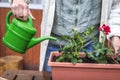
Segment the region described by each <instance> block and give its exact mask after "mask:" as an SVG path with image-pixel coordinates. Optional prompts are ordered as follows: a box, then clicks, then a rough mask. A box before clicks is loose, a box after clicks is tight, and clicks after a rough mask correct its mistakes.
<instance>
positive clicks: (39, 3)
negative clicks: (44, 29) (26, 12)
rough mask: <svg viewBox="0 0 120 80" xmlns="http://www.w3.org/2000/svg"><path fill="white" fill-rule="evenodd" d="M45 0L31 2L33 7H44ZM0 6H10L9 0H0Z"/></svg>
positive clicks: (30, 5)
mask: <svg viewBox="0 0 120 80" xmlns="http://www.w3.org/2000/svg"><path fill="white" fill-rule="evenodd" d="M42 5H43V0H32V1H31V2H30V4H29V7H30V8H31V9H42V8H43V6H42ZM0 7H10V4H9V3H8V0H0Z"/></svg>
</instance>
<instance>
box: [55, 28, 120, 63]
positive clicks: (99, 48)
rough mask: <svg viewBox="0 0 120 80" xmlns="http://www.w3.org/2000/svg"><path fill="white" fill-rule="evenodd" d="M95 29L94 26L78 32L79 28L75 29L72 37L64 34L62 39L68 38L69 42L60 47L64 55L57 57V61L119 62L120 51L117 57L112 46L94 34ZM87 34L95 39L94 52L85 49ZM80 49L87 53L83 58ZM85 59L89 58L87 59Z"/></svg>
mask: <svg viewBox="0 0 120 80" xmlns="http://www.w3.org/2000/svg"><path fill="white" fill-rule="evenodd" d="M93 30H94V27H93V26H92V27H89V28H87V29H86V30H85V31H84V32H78V31H77V30H75V29H73V30H72V32H73V34H72V36H71V37H67V36H63V37H62V38H61V39H62V40H67V41H68V42H69V44H67V45H64V46H63V47H61V48H60V50H59V52H60V53H62V55H61V56H59V57H58V58H57V59H56V62H71V63H72V64H76V63H83V62H85V63H86V62H93V63H104V64H107V63H117V64H119V63H120V51H119V54H118V56H117V57H116V56H115V55H114V52H113V51H112V50H111V48H109V47H106V46H105V44H104V42H99V40H98V39H97V38H95V37H94V36H93V34H92V32H93ZM86 36H91V38H92V39H93V41H94V44H93V52H92V53H88V52H86V50H84V49H83V47H84V43H85V42H86ZM80 51H84V52H85V53H86V57H85V58H81V57H80V56H79V52H80ZM85 59H87V61H86V60H85Z"/></svg>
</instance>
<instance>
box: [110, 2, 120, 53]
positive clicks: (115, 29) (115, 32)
mask: <svg viewBox="0 0 120 80" xmlns="http://www.w3.org/2000/svg"><path fill="white" fill-rule="evenodd" d="M111 3H112V4H111V7H110V12H109V14H108V25H109V26H110V28H111V32H110V34H109V35H108V38H109V39H110V41H111V43H112V46H113V48H114V50H115V53H118V50H120V22H119V21H120V1H119V0H112V1H111Z"/></svg>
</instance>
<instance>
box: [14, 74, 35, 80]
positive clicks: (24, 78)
mask: <svg viewBox="0 0 120 80" xmlns="http://www.w3.org/2000/svg"><path fill="white" fill-rule="evenodd" d="M15 80H34V79H33V76H32V75H27V74H17V77H16V78H15Z"/></svg>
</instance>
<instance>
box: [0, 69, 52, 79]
mask: <svg viewBox="0 0 120 80" xmlns="http://www.w3.org/2000/svg"><path fill="white" fill-rule="evenodd" d="M2 77H3V78H6V79H8V80H51V74H50V73H46V72H40V71H33V70H19V71H17V70H8V71H6V72H5V73H4V74H3V75H2Z"/></svg>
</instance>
